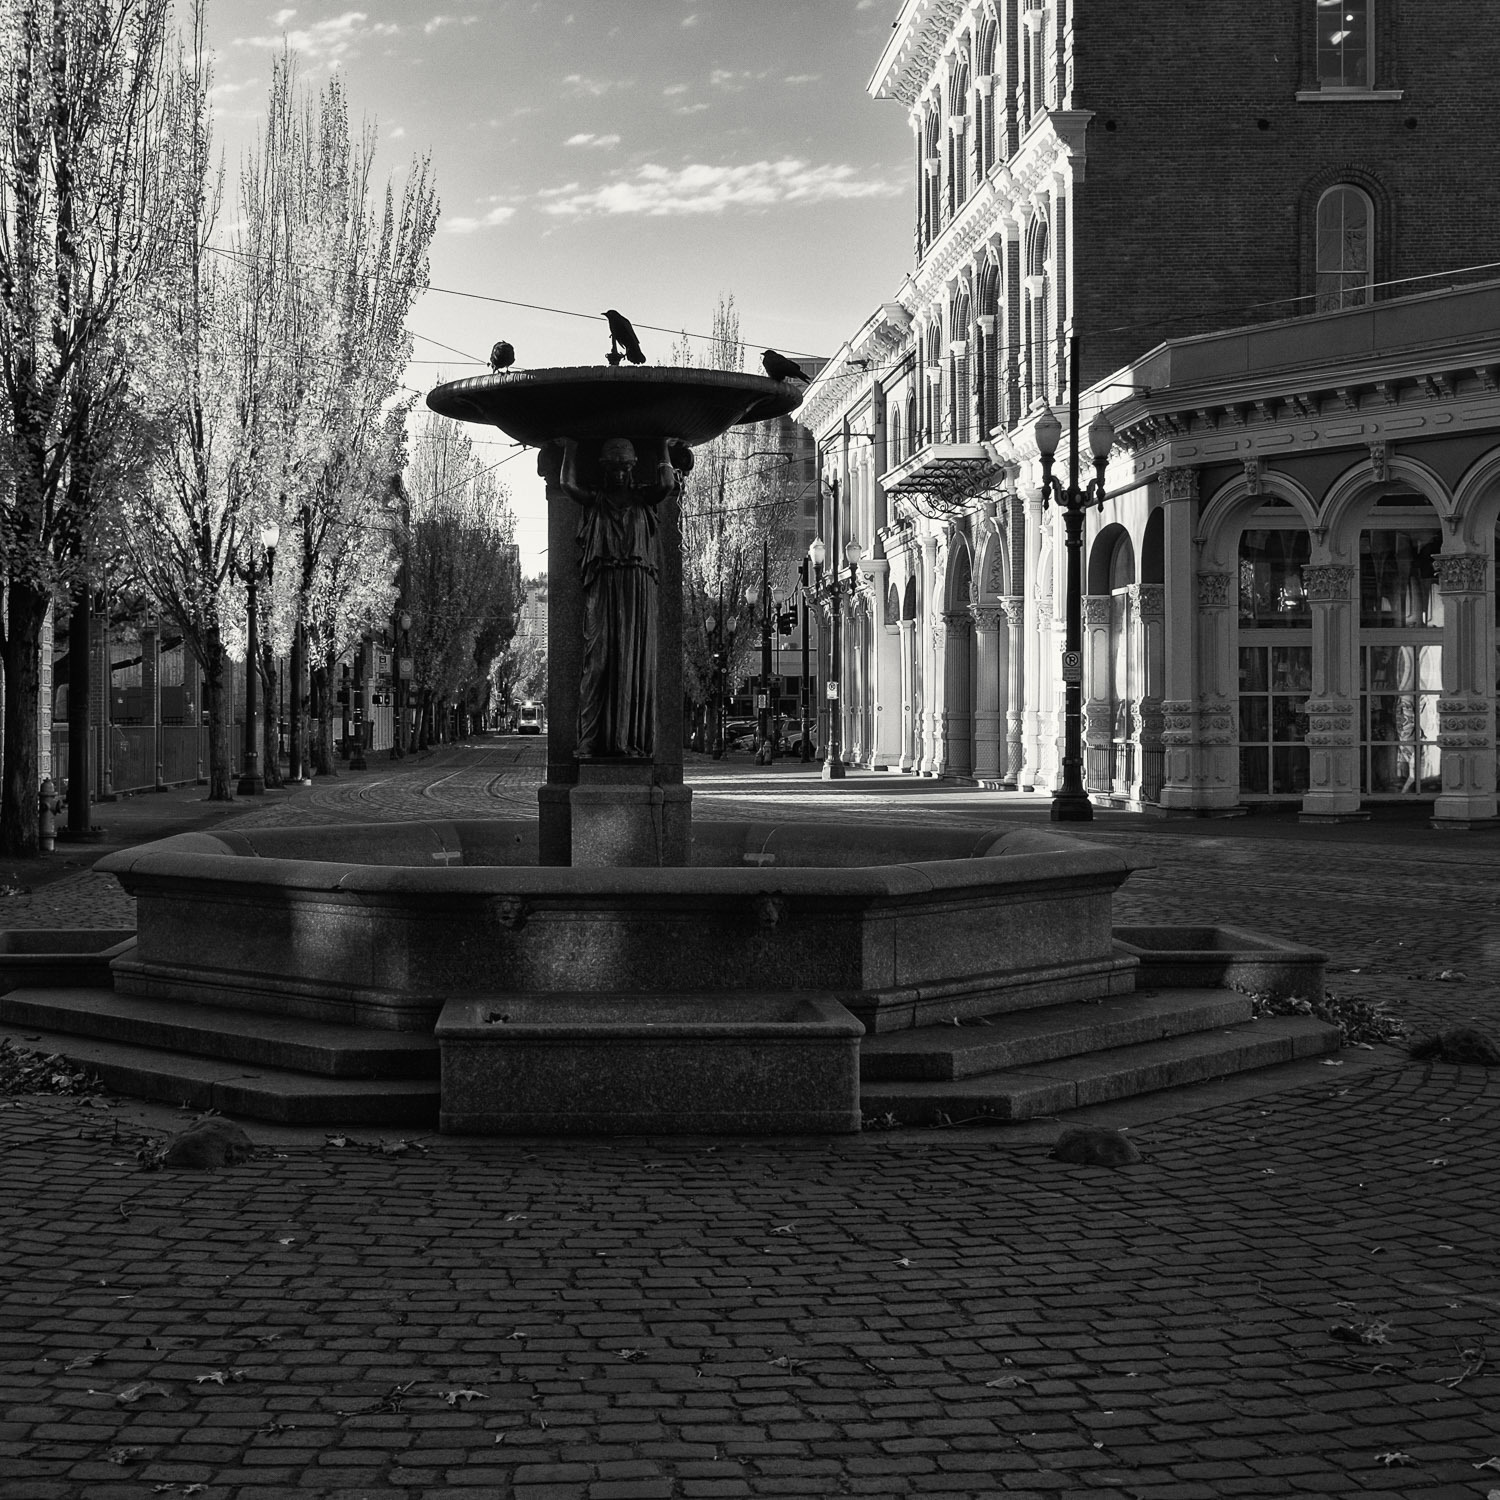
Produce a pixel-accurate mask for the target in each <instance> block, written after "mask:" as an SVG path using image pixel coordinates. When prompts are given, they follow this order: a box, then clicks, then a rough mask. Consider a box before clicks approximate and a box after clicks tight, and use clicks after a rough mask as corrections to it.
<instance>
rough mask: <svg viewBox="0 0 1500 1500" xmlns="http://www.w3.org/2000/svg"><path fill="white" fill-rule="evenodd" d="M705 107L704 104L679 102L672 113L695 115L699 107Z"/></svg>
mask: <svg viewBox="0 0 1500 1500" xmlns="http://www.w3.org/2000/svg"><path fill="white" fill-rule="evenodd" d="M707 108H708V106H707V105H706V104H679V105H678V106H677V108H676V109H674V110H673V111H672V113H673V114H674V115H695V114H697V113H698V111H699V110H700V109H707Z"/></svg>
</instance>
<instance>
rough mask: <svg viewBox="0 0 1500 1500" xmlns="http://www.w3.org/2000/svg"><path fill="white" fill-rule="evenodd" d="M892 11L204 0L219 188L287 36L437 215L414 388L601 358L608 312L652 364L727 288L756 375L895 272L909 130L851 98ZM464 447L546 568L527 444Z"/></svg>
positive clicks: (853, 320)
mask: <svg viewBox="0 0 1500 1500" xmlns="http://www.w3.org/2000/svg"><path fill="white" fill-rule="evenodd" d="M899 8H900V7H899V0H355V3H353V4H351V3H349V0H333V3H321V0H302V3H300V4H297V5H295V6H292V5H275V4H265V3H258V0H208V41H209V45H210V47H211V49H212V52H213V56H214V79H215V95H214V100H215V112H216V135H217V143H218V146H219V148H220V150H222V152H223V153H224V156H225V160H226V165H227V166H228V168H229V171H230V173H231V175H232V174H233V173H234V172H235V170H236V169H237V166H238V162H239V159H240V155H241V153H242V152H243V150H244V148H245V147H246V146H247V145H248V144H249V143H250V142H251V141H252V140H253V138H254V133H255V130H256V125H257V121H258V120H259V119H260V118H261V117H262V115H263V113H264V109H265V100H266V91H267V89H268V87H269V83H270V70H271V59H272V57H273V56H274V55H275V53H276V52H277V51H278V50H279V49H280V48H281V46H282V44H283V39H285V41H286V42H287V43H289V44H290V46H291V47H292V48H293V50H294V51H295V52H296V53H297V54H298V56H299V58H300V70H301V75H302V77H303V78H304V79H305V80H306V81H307V82H308V83H309V84H311V85H313V86H317V85H318V84H319V83H320V82H321V81H322V80H323V79H324V78H326V76H327V73H328V70H330V69H333V68H337V69H338V70H339V71H340V72H341V73H342V75H343V80H344V88H345V92H346V94H347V97H348V99H349V104H350V110H351V114H352V115H353V116H354V119H355V121H356V122H357V121H359V120H360V119H361V118H363V119H364V120H365V121H367V122H369V123H370V124H371V125H372V127H374V129H375V130H376V132H377V135H378V138H379V141H380V158H379V167H380V172H381V174H382V176H388V177H389V178H391V179H392V180H393V181H395V182H396V183H397V184H398V185H399V183H400V181H401V179H402V177H403V175H404V174H405V172H406V171H407V170H409V168H410V164H411V162H412V161H413V159H415V158H419V157H422V156H427V157H429V158H430V159H431V163H432V168H433V171H434V174H435V176H436V181H437V189H438V193H439V197H440V199H441V205H442V212H441V217H440V219H439V222H438V230H437V234H436V237H435V238H434V240H433V244H432V252H431V283H432V286H431V289H430V290H429V291H428V292H426V293H425V294H424V295H423V296H422V297H421V299H420V300H419V301H418V302H417V304H416V306H415V308H414V309H413V311H412V314H411V317H410V318H409V320H408V326H409V328H410V329H411V331H412V332H413V334H414V335H415V336H416V337H415V339H414V362H413V364H412V365H411V366H410V368H409V370H408V372H407V375H406V377H405V379H406V383H407V384H408V385H409V386H411V387H413V388H414V389H417V390H421V391H423V392H425V391H427V390H429V389H430V388H431V387H432V386H433V385H435V384H437V383H438V382H439V381H441V380H445V379H456V378H458V377H459V376H464V375H474V374H480V373H483V371H484V370H485V369H486V368H487V366H486V363H485V361H486V358H487V355H488V351H489V349H490V346H491V345H492V344H493V343H494V342H495V341H496V340H497V339H501V338H504V339H507V340H509V341H510V342H511V343H512V344H513V345H514V346H515V349H516V363H517V365H518V366H519V367H526V366H532V367H537V366H548V365H573V364H595V363H602V362H603V358H604V354H605V352H606V351H607V349H608V347H609V339H608V333H607V331H606V329H605V325H604V321H603V318H602V316H601V314H602V312H603V310H604V309H605V308H606V307H614V308H618V309H619V310H620V311H621V312H623V313H624V314H625V315H626V316H627V317H628V318H630V319H631V320H632V322H634V324H635V325H636V330H637V333H638V334H639V335H640V339H641V344H642V346H643V348H644V350H645V353H646V355H647V358H648V359H649V360H650V361H651V362H653V363H655V362H663V363H665V362H667V361H668V360H669V359H670V354H671V345H672V344H673V342H674V340H675V338H676V336H677V334H678V332H679V331H684V330H685V331H686V332H688V333H689V334H706V333H707V332H708V331H709V329H710V328H711V327H712V322H713V313H714V308H715V305H716V303H717V301H718V299H719V297H720V296H721V295H732V296H733V297H734V300H735V304H736V307H737V309H738V312H739V318H740V332H741V337H742V338H743V339H744V340H745V342H746V345H747V350H748V359H747V362H748V363H749V365H750V366H751V368H754V369H758V368H759V365H758V360H759V354H760V351H761V349H763V348H765V347H767V346H770V347H774V348H776V349H779V350H781V351H782V352H783V353H786V354H791V355H793V356H796V355H800V354H807V355H828V354H831V353H833V352H834V351H835V350H837V348H838V347H839V345H840V344H841V343H842V342H843V341H844V340H845V339H846V338H848V337H849V336H850V335H851V334H853V333H854V332H855V330H856V329H857V328H858V327H859V325H860V324H861V323H863V322H864V321H865V319H866V318H867V317H868V316H869V315H870V313H872V312H873V311H874V310H875V307H876V305H877V304H878V303H880V302H882V301H887V300H889V299H890V298H891V297H892V296H893V295H894V294H895V292H896V289H897V287H898V286H899V285H900V283H901V280H902V278H903V277H904V275H905V273H906V271H907V270H908V269H909V266H910V261H911V224H910V212H909V203H908V199H909V196H910V194H909V191H908V189H909V185H910V171H911V169H910V157H911V144H910V139H911V138H910V134H909V130H908V126H907V122H906V115H905V111H904V110H903V109H902V108H901V107H900V106H899V105H897V104H895V103H891V102H887V101H875V100H872V99H871V98H870V97H869V95H868V94H867V93H866V92H865V88H866V84H867V83H868V81H869V77H870V74H871V73H872V72H873V71H874V68H875V65H876V63H877V62H878V60H879V57H880V54H881V51H882V49H883V48H884V46H885V44H886V41H887V40H888V38H889V36H890V30H891V24H892V22H893V21H894V19H895V16H896V13H897V11H898V10H899ZM440 288H441V289H443V290H439V289H440ZM454 293H465V294H469V295H454ZM486 297H488V298H497V299H502V300H501V301H498V302H486V301H484V300H481V299H482V298H486ZM523 304H524V305H523ZM662 330H669V331H662ZM698 347H699V349H704V348H705V347H706V346H705V345H703V344H700V345H699V346H698ZM471 436H472V437H474V438H475V439H476V440H478V441H481V442H483V443H485V445H486V446H485V447H484V448H482V449H481V450H480V451H481V452H482V453H483V454H484V455H485V457H486V460H487V461H489V462H493V463H497V464H503V467H502V468H500V469H499V471H498V472H499V476H500V477H501V478H503V479H504V480H505V482H506V484H507V486H508V488H509V490H510V496H511V504H512V508H513V509H514V511H515V513H516V518H517V540H518V541H519V542H520V544H521V554H522V567H523V569H524V570H525V571H526V572H527V573H528V574H530V573H534V572H537V571H544V570H545V567H546V557H545V548H546V545H547V541H546V514H545V509H546V501H545V498H544V493H543V489H542V484H541V481H540V480H539V479H538V478H537V477H536V460H535V452H534V450H518V449H516V448H514V447H513V446H512V445H511V444H510V442H509V440H508V439H506V438H505V437H504V435H503V434H501V433H499V432H498V431H495V430H493V429H489V430H480V429H474V430H472V432H471Z"/></svg>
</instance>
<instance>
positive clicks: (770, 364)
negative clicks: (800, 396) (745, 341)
mask: <svg viewBox="0 0 1500 1500" xmlns="http://www.w3.org/2000/svg"><path fill="white" fill-rule="evenodd" d="M760 362H761V364H763V365H764V366H765V367H766V374H767V375H769V376H770V377H771V379H772V380H800V381H801V382H802V383H803V385H806V384H807V383H808V380H807V374H806V372H805V371H804V370H803V368H802V366H801V365H799V364H798V363H797V361H796V360H795V359H788V358H787V357H786V355H784V354H778V353H777V352H776V351H775V350H774V349H767V350H766V352H765V353H764V354H762V355H761V357H760Z"/></svg>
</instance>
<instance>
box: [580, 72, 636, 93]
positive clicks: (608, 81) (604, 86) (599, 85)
mask: <svg viewBox="0 0 1500 1500" xmlns="http://www.w3.org/2000/svg"><path fill="white" fill-rule="evenodd" d="M563 82H564V83H565V84H566V85H567V86H568V87H569V88H571V89H572V90H573V91H574V92H575V93H579V94H592V95H593V97H594V98H596V99H597V98H598V97H599V96H600V94H607V93H608V92H609V91H610V90H611V89H625V88H629V87H630V86H631V84H633V83H634V82H635V79H633V78H586V77H585V76H584V75H583V74H582V73H569V74H567V75H565V76H564V78H563Z"/></svg>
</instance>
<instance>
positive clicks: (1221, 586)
mask: <svg viewBox="0 0 1500 1500" xmlns="http://www.w3.org/2000/svg"><path fill="white" fill-rule="evenodd" d="M1233 581H1234V575H1233V574H1232V573H1200V574H1199V575H1198V608H1199V609H1224V608H1226V607H1227V605H1228V604H1229V585H1230V584H1231V583H1232V582H1233Z"/></svg>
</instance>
